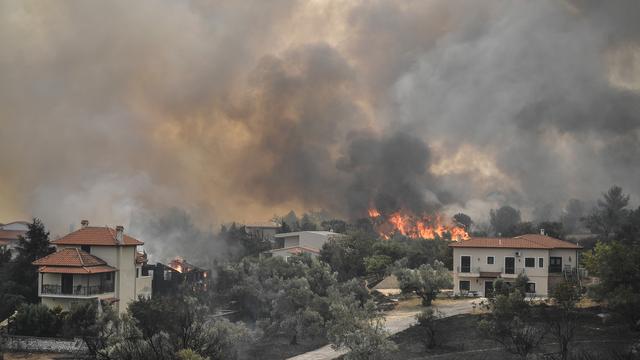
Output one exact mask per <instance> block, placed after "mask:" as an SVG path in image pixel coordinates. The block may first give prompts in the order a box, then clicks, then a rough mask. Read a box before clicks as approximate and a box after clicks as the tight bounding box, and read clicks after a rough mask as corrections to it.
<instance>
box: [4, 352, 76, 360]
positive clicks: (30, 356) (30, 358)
mask: <svg viewBox="0 0 640 360" xmlns="http://www.w3.org/2000/svg"><path fill="white" fill-rule="evenodd" d="M72 357H73V355H71V354H66V355H65V354H53V353H5V354H4V358H5V360H58V359H70V358H72Z"/></svg>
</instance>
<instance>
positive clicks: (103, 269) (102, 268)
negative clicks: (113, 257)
mask: <svg viewBox="0 0 640 360" xmlns="http://www.w3.org/2000/svg"><path fill="white" fill-rule="evenodd" d="M115 271H116V268H114V267H111V266H109V265H99V266H89V267H73V266H41V267H39V268H38V272H41V273H54V274H100V273H107V272H115Z"/></svg>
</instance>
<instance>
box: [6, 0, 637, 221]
mask: <svg viewBox="0 0 640 360" xmlns="http://www.w3.org/2000/svg"><path fill="white" fill-rule="evenodd" d="M637 14H640V4H639V3H638V2H637V1H635V0H627V1H623V0H620V1H596V0H573V1H568V0H567V1H559V0H553V1H552V0H541V1H517V2H511V1H503V0H490V1H472V0H467V1H463V0H459V1H456V0H454V1H452V0H428V1H408V2H400V3H398V2H388V1H338V0H336V1H330V0H327V1H320V0H318V1H305V2H302V1H301V2H294V1H270V2H264V1H255V2H237V1H214V2H201V1H181V2H172V3H162V4H160V3H158V2H156V1H145V0H143V1H136V2H130V1H110V2H64V3H56V4H49V3H43V2H37V1H33V2H31V1H17V0H16V1H11V0H10V1H3V2H2V3H1V4H0V49H2V55H1V56H0V150H1V151H0V168H2V171H1V173H0V199H2V203H1V204H0V221H1V219H5V220H11V219H12V218H20V217H28V216H31V215H34V216H40V217H43V219H44V221H45V222H46V223H47V224H49V226H50V227H52V228H53V229H54V232H64V231H65V230H66V229H67V226H68V224H70V223H77V222H78V221H79V220H80V219H82V218H89V219H91V221H92V223H98V224H100V223H109V224H115V223H124V224H125V225H126V224H129V223H130V222H131V221H132V220H131V219H132V218H135V216H136V214H137V213H139V212H143V213H153V212H154V211H160V212H162V211H163V209H166V208H170V207H173V206H178V207H181V208H184V209H186V211H187V212H188V213H189V214H193V221H194V223H196V224H199V225H200V226H208V225H209V224H217V223H220V222H223V221H230V220H237V221H240V222H245V221H253V220H264V219H268V218H270V217H271V216H272V215H273V214H283V213H286V212H287V211H288V210H290V209H296V210H297V211H298V212H303V211H305V210H308V209H320V208H324V209H327V210H329V211H331V212H333V213H335V214H336V215H338V216H349V217H357V216H362V215H363V214H364V212H365V211H366V208H367V207H368V206H369V205H371V204H372V203H373V204H374V205H376V206H378V207H381V208H385V209H393V208H395V207H399V206H405V207H408V208H410V209H412V210H414V211H430V210H434V209H441V210H443V211H447V212H453V211H459V210H463V211H466V212H468V213H469V214H470V215H471V216H472V217H474V218H476V219H477V218H480V219H481V218H483V217H486V216H487V214H488V210H489V208H491V207H495V206H498V205H501V204H505V203H508V204H511V205H514V206H518V207H520V208H521V209H522V210H523V215H524V216H525V218H526V217H541V216H545V215H546V216H550V215H549V214H553V215H554V216H555V215H557V214H559V213H560V210H561V209H562V208H563V207H564V206H565V204H566V203H567V201H568V200H569V199H571V198H580V199H587V200H588V199H590V198H593V197H596V196H598V194H599V193H600V192H601V191H603V190H605V189H606V188H607V187H609V186H610V185H612V184H614V183H616V184H619V185H621V186H622V187H623V188H624V189H625V190H626V191H627V192H630V193H631V194H632V198H635V199H638V196H639V195H640V183H639V182H638V181H637V179H638V178H640V118H639V117H640V105H639V104H640V101H639V100H640V98H639V97H640V23H639V22H638V21H637Z"/></svg>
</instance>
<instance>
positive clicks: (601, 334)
mask: <svg viewBox="0 0 640 360" xmlns="http://www.w3.org/2000/svg"><path fill="white" fill-rule="evenodd" d="M482 316H483V315H481V314H463V315H456V316H452V317H449V318H444V319H441V320H439V321H438V322H439V324H440V325H439V327H438V328H439V331H440V345H439V346H438V347H436V348H435V349H432V350H428V351H425V349H424V346H423V345H422V343H421V339H422V334H421V333H420V331H419V330H418V329H417V328H416V327H415V326H414V327H411V328H409V329H407V330H405V331H402V332H400V333H398V334H396V335H394V336H392V337H391V339H392V340H393V341H394V342H396V343H397V344H398V348H399V351H398V352H396V353H395V354H394V355H393V359H397V360H400V359H401V360H418V359H442V360H453V359H516V357H514V356H512V355H511V354H509V353H507V352H505V351H503V350H502V348H501V347H500V345H499V344H496V343H495V342H494V341H492V340H489V339H486V338H485V337H483V335H482V334H481V333H479V332H478V331H477V330H476V329H477V324H478V321H479V320H480V319H482ZM639 336H640V333H634V332H630V331H629V328H628V327H627V326H625V325H620V324H603V322H602V321H601V319H600V318H598V317H597V311H596V310H594V309H585V310H582V311H581V314H580V318H579V327H578V330H577V333H576V338H575V344H574V346H575V347H574V348H575V349H576V350H579V351H582V352H589V353H590V354H591V355H594V354H602V355H601V356H603V359H607V358H610V356H611V353H612V352H613V351H618V352H619V351H621V350H623V349H626V348H628V347H629V346H630V345H631V344H632V343H633V342H634V341H635V340H636V339H637V338H638V337H639ZM556 349H557V344H555V342H554V339H553V338H551V337H548V338H546V339H545V340H544V341H543V345H542V346H541V348H540V349H539V352H541V353H551V352H554V351H556Z"/></svg>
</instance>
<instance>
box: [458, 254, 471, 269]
mask: <svg viewBox="0 0 640 360" xmlns="http://www.w3.org/2000/svg"><path fill="white" fill-rule="evenodd" d="M460 272H461V273H469V272H471V256H460Z"/></svg>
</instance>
